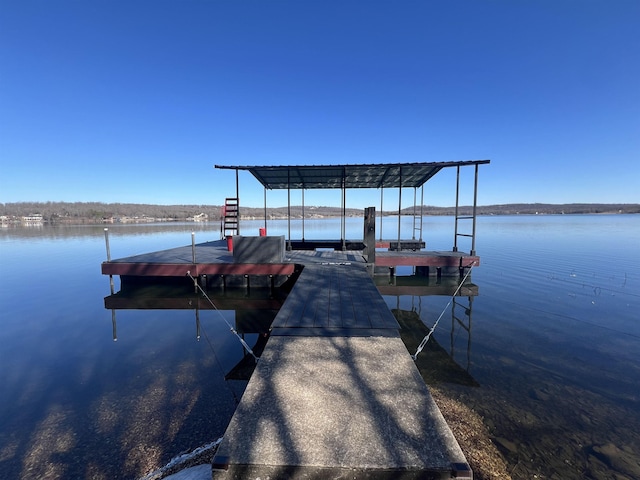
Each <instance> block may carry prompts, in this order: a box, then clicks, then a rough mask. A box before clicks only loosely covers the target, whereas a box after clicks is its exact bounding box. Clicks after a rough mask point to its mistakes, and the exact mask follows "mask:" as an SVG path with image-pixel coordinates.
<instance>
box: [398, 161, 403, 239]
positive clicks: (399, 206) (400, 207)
mask: <svg viewBox="0 0 640 480" xmlns="http://www.w3.org/2000/svg"><path fill="white" fill-rule="evenodd" d="M401 213H402V165H400V186H399V187H398V251H400V220H401V218H402V217H401V215H400V214H401Z"/></svg>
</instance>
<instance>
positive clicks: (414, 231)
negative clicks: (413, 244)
mask: <svg viewBox="0 0 640 480" xmlns="http://www.w3.org/2000/svg"><path fill="white" fill-rule="evenodd" d="M417 194H418V189H417V187H413V232H412V234H411V240H415V239H416V201H417V200H416V196H417Z"/></svg>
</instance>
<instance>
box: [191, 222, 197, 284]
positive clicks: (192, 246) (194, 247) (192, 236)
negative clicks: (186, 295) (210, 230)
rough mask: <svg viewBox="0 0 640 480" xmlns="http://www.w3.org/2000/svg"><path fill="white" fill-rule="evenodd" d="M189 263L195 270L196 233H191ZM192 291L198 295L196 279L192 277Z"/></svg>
mask: <svg viewBox="0 0 640 480" xmlns="http://www.w3.org/2000/svg"><path fill="white" fill-rule="evenodd" d="M191 261H192V263H193V266H194V268H195V265H196V233H195V232H191ZM193 291H194V292H195V293H198V277H197V276H195V277H193Z"/></svg>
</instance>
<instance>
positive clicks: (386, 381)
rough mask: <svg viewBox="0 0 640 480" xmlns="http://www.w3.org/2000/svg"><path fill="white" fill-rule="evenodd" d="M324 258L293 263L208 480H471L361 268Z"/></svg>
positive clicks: (339, 256) (338, 256)
mask: <svg viewBox="0 0 640 480" xmlns="http://www.w3.org/2000/svg"><path fill="white" fill-rule="evenodd" d="M296 253H297V252H296ZM318 253H319V252H318ZM329 253H330V255H329V254H328V253H327V252H322V255H318V256H316V255H309V254H307V253H306V252H300V253H299V254H298V255H295V257H296V261H298V262H304V264H303V265H304V268H303V271H302V273H301V274H300V276H299V278H298V279H297V281H296V284H295V286H294V288H293V290H292V291H291V293H290V294H289V296H288V297H287V300H286V301H285V303H284V305H283V306H282V308H281V309H280V311H279V313H278V315H277V316H276V318H275V320H274V323H273V325H272V332H271V337H270V338H269V340H268V342H267V345H266V347H265V349H264V352H263V354H262V356H261V357H260V360H259V362H258V365H257V367H256V369H255V371H254V373H253V376H252V377H251V380H250V382H249V384H248V386H247V389H246V391H245V393H244V395H243V397H242V399H241V402H240V405H239V406H238V408H237V409H236V412H235V414H234V416H233V418H232V420H231V422H230V424H229V426H228V428H227V431H226V433H225V435H224V437H223V440H222V443H221V444H220V447H219V448H218V451H217V454H216V457H215V458H214V461H213V478H214V479H240V478H255V479H257V478H309V479H324V478H345V479H346V478H371V479H387V478H388V479H391V478H407V479H409V478H411V479H422V478H424V479H436V478H438V479H440V478H472V472H471V469H470V468H469V465H468V463H467V461H466V459H465V457H464V455H463V453H462V451H461V450H460V447H459V446H458V443H457V442H456V440H455V438H454V437H453V434H452V433H451V431H450V430H449V427H448V426H447V424H446V422H445V420H444V418H443V417H442V414H441V413H440V411H439V409H438V407H437V406H436V404H435V403H434V401H433V399H432V398H431V395H430V393H429V390H428V388H427V386H426V385H425V383H424V381H423V380H422V377H421V376H420V373H419V372H418V369H417V367H416V366H415V364H414V362H413V360H412V359H411V357H410V355H409V353H408V351H407V349H406V347H405V345H404V343H403V342H402V340H401V338H400V335H399V324H398V322H397V321H396V319H395V318H394V316H393V315H392V313H391V311H390V310H389V307H388V306H387V305H386V303H385V302H384V300H383V298H382V296H381V295H380V293H379V292H378V290H377V289H376V287H375V285H374V283H373V281H372V278H371V276H370V275H369V274H368V273H367V270H366V263H365V262H364V261H354V257H353V254H344V253H340V252H329Z"/></svg>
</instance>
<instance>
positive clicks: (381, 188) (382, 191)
mask: <svg viewBox="0 0 640 480" xmlns="http://www.w3.org/2000/svg"><path fill="white" fill-rule="evenodd" d="M383 197H384V187H380V241H381V242H382V217H383V215H382V212H383V210H382V200H383Z"/></svg>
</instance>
